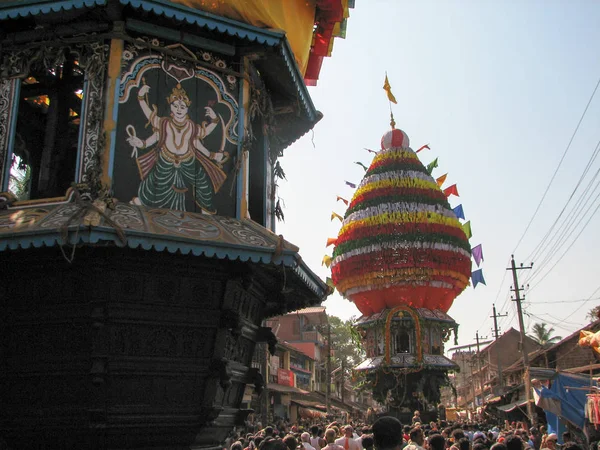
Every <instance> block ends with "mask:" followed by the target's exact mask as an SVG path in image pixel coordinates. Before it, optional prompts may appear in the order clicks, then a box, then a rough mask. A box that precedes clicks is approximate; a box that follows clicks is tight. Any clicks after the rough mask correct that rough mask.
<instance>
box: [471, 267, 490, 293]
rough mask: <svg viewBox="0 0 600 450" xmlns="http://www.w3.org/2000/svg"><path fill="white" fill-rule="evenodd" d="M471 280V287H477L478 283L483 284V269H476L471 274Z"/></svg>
mask: <svg viewBox="0 0 600 450" xmlns="http://www.w3.org/2000/svg"><path fill="white" fill-rule="evenodd" d="M471 282H472V283H473V289H475V288H476V287H477V285H478V284H479V283H481V284H484V285H486V286H487V284H485V278H483V269H479V270H476V271H475V272H473V273H472V274H471Z"/></svg>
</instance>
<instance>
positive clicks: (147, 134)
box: [0, 0, 353, 450]
mask: <svg viewBox="0 0 600 450" xmlns="http://www.w3.org/2000/svg"><path fill="white" fill-rule="evenodd" d="M352 4H353V2H352V1H349V0H316V1H309V2H307V1H305V0H286V1H285V2H281V1H279V0H244V1H238V0H217V1H205V0H15V1H11V0H8V1H6V0H4V1H2V2H0V266H1V267H2V269H1V272H2V279H1V280H2V281H1V282H0V399H1V400H0V405H1V407H0V447H2V448H4V447H5V444H6V448H11V449H14V450H17V449H34V448H40V449H41V448H44V449H75V448H76V449H83V448H84V449H125V448H127V449H148V450H149V449H165V450H166V449H186V448H193V449H221V448H222V443H223V441H224V440H225V438H226V437H227V435H228V434H229V433H230V432H231V430H232V429H233V428H234V426H236V425H240V424H243V423H244V420H245V419H246V417H247V415H248V414H249V413H250V410H249V409H247V408H245V407H244V406H243V399H244V397H247V396H248V395H249V392H250V393H251V391H252V389H255V390H257V391H260V390H261V387H262V385H263V384H264V380H263V379H262V376H261V374H260V373H259V371H258V369H256V368H253V367H252V357H253V353H254V350H255V346H256V343H257V342H267V343H269V345H270V347H271V348H272V350H273V351H274V348H275V338H274V335H273V333H272V332H271V330H270V328H265V327H263V326H262V324H263V320H264V319H265V318H267V317H271V316H276V315H282V314H285V313H287V312H290V311H294V310H298V309H301V308H304V307H310V306H314V305H317V304H319V303H320V302H321V301H322V300H324V299H325V298H326V297H327V295H328V294H329V293H330V288H329V287H328V286H327V285H326V284H325V283H324V282H323V281H322V280H320V279H319V278H318V277H317V276H316V275H315V274H314V272H313V271H312V270H311V269H310V268H309V267H308V266H307V265H306V263H304V262H303V261H302V259H301V257H300V255H299V249H298V247H296V246H294V245H293V244H291V243H289V242H287V241H286V240H285V239H284V238H283V236H280V235H277V234H276V229H275V224H276V219H277V218H281V217H282V214H283V211H282V209H281V207H280V204H281V203H280V202H279V200H278V196H277V189H276V187H277V180H278V178H279V177H281V176H282V174H283V173H284V172H283V169H282V167H281V166H280V163H279V157H280V156H282V155H283V152H284V150H285V149H286V148H287V147H288V146H290V145H291V144H292V143H293V142H294V141H296V140H297V139H298V138H300V137H301V136H302V135H304V134H305V133H307V132H308V131H310V130H311V129H312V128H313V127H314V126H315V124H316V123H317V122H318V121H319V120H320V119H321V117H322V115H321V113H320V112H319V111H318V110H317V109H316V108H315V106H314V104H313V102H312V100H311V98H310V95H309V93H308V90H307V85H315V84H316V82H317V79H318V76H319V71H320V68H321V65H322V63H323V60H324V58H325V57H327V56H329V55H330V54H331V50H332V45H333V39H334V37H343V34H344V33H345V23H346V18H347V17H348V8H349V7H350V6H352Z"/></svg>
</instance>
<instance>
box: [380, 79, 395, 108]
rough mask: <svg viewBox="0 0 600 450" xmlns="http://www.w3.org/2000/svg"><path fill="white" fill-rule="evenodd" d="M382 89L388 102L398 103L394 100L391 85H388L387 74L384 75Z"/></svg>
mask: <svg viewBox="0 0 600 450" xmlns="http://www.w3.org/2000/svg"><path fill="white" fill-rule="evenodd" d="M383 90H384V91H385V92H386V93H387V98H388V100H389V101H390V102H392V103H395V104H398V102H397V101H396V97H394V94H392V87H391V86H390V82H389V81H388V77H387V74H386V76H385V82H384V83H383Z"/></svg>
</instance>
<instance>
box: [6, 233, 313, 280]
mask: <svg viewBox="0 0 600 450" xmlns="http://www.w3.org/2000/svg"><path fill="white" fill-rule="evenodd" d="M78 228H79V232H77V229H78ZM126 235H127V244H126V245H127V247H129V248H132V249H137V248H139V249H143V250H156V251H159V252H162V251H165V250H166V251H168V252H169V253H180V254H183V255H188V254H192V255H194V256H205V257H207V258H213V257H216V258H219V259H229V260H232V261H234V260H240V261H243V262H246V261H251V262H254V263H264V264H276V265H282V264H283V265H285V266H286V267H290V268H294V267H295V266H296V265H297V262H296V258H297V257H298V255H297V254H296V253H295V252H292V251H290V250H285V251H284V252H283V254H282V255H280V256H278V257H274V252H275V249H274V248H273V247H270V248H264V249H263V248H260V247H252V246H246V245H236V244H226V243H219V242H198V241H194V240H193V239H186V238H180V239H177V240H174V239H168V238H165V237H163V236H156V235H148V234H146V233H139V232H134V231H131V230H127V231H126ZM100 242H111V243H113V244H115V245H116V246H117V247H124V245H123V244H122V242H121V241H120V240H119V237H118V236H117V234H116V232H115V230H114V229H112V228H105V227H93V228H90V227H86V226H80V227H77V226H73V227H69V245H76V244H98V243H100ZM61 244H62V245H64V241H63V239H62V233H61V232H59V231H57V230H43V232H42V233H40V230H36V231H33V232H29V233H28V232H23V233H19V234H12V235H6V234H5V235H4V237H2V236H0V252H1V251H5V250H16V249H19V248H21V249H27V248H32V247H33V248H40V247H54V246H57V245H61ZM303 279H304V278H303Z"/></svg>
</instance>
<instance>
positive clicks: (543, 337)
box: [529, 323, 562, 368]
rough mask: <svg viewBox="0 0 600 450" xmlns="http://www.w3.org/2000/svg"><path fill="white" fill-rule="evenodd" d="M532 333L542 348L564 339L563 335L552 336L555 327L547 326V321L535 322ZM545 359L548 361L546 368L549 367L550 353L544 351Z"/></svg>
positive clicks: (531, 335)
mask: <svg viewBox="0 0 600 450" xmlns="http://www.w3.org/2000/svg"><path fill="white" fill-rule="evenodd" d="M531 331H532V333H531V334H530V335H529V337H530V338H531V339H533V340H534V341H535V342H537V344H538V345H539V346H540V349H543V348H545V347H549V346H551V345H552V344H556V343H557V342H558V341H560V340H562V337H561V336H552V335H553V334H554V328H552V327H551V328H546V324H545V323H535V324H533V328H532V329H531ZM544 359H545V362H546V368H547V367H548V354H547V353H544Z"/></svg>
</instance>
